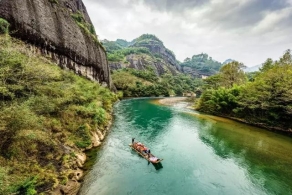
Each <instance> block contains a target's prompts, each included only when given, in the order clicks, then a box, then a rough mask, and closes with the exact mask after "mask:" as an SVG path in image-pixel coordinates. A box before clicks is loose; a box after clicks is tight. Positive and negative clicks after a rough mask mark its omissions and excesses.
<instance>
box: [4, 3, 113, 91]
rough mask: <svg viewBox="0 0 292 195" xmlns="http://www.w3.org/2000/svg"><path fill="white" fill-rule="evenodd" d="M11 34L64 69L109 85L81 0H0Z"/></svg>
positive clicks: (101, 50)
mask: <svg viewBox="0 0 292 195" xmlns="http://www.w3.org/2000/svg"><path fill="white" fill-rule="evenodd" d="M0 17H1V18H4V19H6V20H7V21H8V22H9V23H10V32H11V35H12V36H14V37H17V38H20V39H22V40H24V41H26V42H28V43H30V44H31V45H32V46H33V47H36V48H37V50H38V51H40V52H42V53H43V54H45V55H47V56H49V57H51V58H52V59H53V60H54V61H55V62H56V63H58V64H59V65H60V66H62V67H63V68H66V69H71V70H74V71H75V72H76V73H77V74H80V75H83V76H85V77H87V78H89V79H91V80H94V81H97V82H100V83H107V84H108V85H110V74H109V68H108V63H107V58H106V53H105V50H104V48H103V47H102V45H101V44H100V43H99V41H98V40H97V36H96V34H95V31H94V27H93V25H92V23H91V21H90V18H89V16H88V13H87V11H86V8H85V6H84V4H83V3H82V0H1V1H0Z"/></svg>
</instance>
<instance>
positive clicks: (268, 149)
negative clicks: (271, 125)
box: [199, 120, 292, 194]
mask: <svg viewBox="0 0 292 195" xmlns="http://www.w3.org/2000/svg"><path fill="white" fill-rule="evenodd" d="M226 122H228V123H226ZM199 123H200V125H201V126H203V127H204V130H203V131H199V138H200V139H201V140H202V141H203V142H204V143H205V144H206V145H209V146H210V147H212V149H213V150H214V153H215V154H216V155H218V156H220V157H221V158H224V159H233V160H234V161H235V162H236V163H237V164H238V165H240V166H241V167H242V168H244V169H246V170H247V173H248V174H249V178H250V179H251V180H252V181H253V182H254V183H255V184H257V185H261V187H262V188H264V189H266V190H268V192H269V193H271V194H290V193H292V180H291V176H292V169H291V162H292V155H291V154H292V153H291V147H292V142H291V138H288V137H285V136H282V135H279V134H276V133H272V132H269V131H265V130H262V129H259V128H255V127H251V126H248V125H245V124H240V123H237V122H233V121H229V120H225V123H224V122H220V121H219V122H215V123H214V122H213V123H210V122H209V121H199Z"/></svg>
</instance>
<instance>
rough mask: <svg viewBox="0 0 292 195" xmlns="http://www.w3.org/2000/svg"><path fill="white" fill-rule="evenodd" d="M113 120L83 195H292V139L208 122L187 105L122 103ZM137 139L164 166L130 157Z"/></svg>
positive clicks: (229, 123) (221, 121)
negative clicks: (186, 106) (159, 159)
mask: <svg viewBox="0 0 292 195" xmlns="http://www.w3.org/2000/svg"><path fill="white" fill-rule="evenodd" d="M114 116H115V119H114V124H113V126H112V128H111V131H110V132H109V134H108V136H107V138H106V140H105V142H104V143H103V145H102V146H101V148H99V149H98V150H97V151H95V153H94V155H93V157H92V158H94V159H95V160H94V164H93V165H92V167H91V170H90V171H89V173H88V174H87V175H86V177H85V179H84V184H83V187H82V189H81V191H80V194H82V195H83V194H84V195H148V194H154V195H156V194H157V195H160V194H167V195H189V194H190V195H191V194H198V195H204V194H211V195H213V194H224V195H225V194H230V195H231V194H232V195H237V194H257V195H258V194H259V195H260V194H277V195H278V194H283V195H289V194H291V195H292V138H289V137H287V136H283V135H279V134H277V133H273V132H269V131H266V130H263V129H260V128H255V127H252V126H249V125H245V124H241V123H237V122H234V121H231V120H227V119H223V118H219V117H212V116H207V115H202V114H199V113H196V112H194V111H192V110H189V109H186V108H185V103H178V104H176V105H174V106H162V105H157V104H155V103H153V100H151V99H132V100H123V101H121V102H119V103H117V104H116V105H115V111H114ZM132 137H135V138H136V140H138V141H141V142H142V143H144V144H145V145H146V146H148V147H149V148H150V149H151V152H152V153H153V154H154V155H156V156H158V157H159V158H163V159H164V160H163V161H162V164H161V166H154V165H153V164H148V162H147V161H146V160H145V159H143V158H142V157H140V156H139V155H138V154H137V153H136V152H134V151H133V150H131V148H130V147H129V143H130V142H131V138H132Z"/></svg>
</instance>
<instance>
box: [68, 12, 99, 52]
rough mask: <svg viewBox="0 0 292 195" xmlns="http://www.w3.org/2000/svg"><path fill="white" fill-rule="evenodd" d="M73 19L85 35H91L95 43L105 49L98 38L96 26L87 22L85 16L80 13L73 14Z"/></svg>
mask: <svg viewBox="0 0 292 195" xmlns="http://www.w3.org/2000/svg"><path fill="white" fill-rule="evenodd" d="M71 17H72V18H73V19H74V20H75V22H76V24H77V25H78V26H79V27H80V28H81V29H82V30H83V31H84V33H86V34H87V35H89V36H90V37H91V38H92V39H93V40H94V42H95V43H96V44H98V45H100V46H101V47H103V46H102V44H101V43H100V42H99V40H98V38H97V35H96V32H95V29H94V26H93V25H92V24H90V23H88V22H86V20H85V19H84V16H83V14H82V13H81V12H79V11H78V12H77V13H73V14H71Z"/></svg>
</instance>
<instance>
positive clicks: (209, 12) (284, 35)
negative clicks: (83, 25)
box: [83, 0, 292, 66]
mask: <svg viewBox="0 0 292 195" xmlns="http://www.w3.org/2000/svg"><path fill="white" fill-rule="evenodd" d="M83 1H84V3H85V5H86V7H87V10H88V12H89V15H90V17H91V20H92V21H93V24H94V26H95V28H96V32H97V34H98V35H99V37H100V38H101V39H108V40H116V39H117V38H122V39H126V40H129V41H130V40H132V39H134V38H136V37H138V36H140V35H141V34H145V33H150V34H155V35H156V36H158V37H159V38H160V39H161V40H162V41H163V42H164V44H165V46H166V47H168V48H169V49H171V50H173V51H174V53H175V54H176V56H177V58H178V59H179V60H181V61H182V60H184V59H185V58H186V57H191V56H192V55H194V54H198V53H201V52H206V53H208V54H209V55H210V56H212V57H213V59H216V60H218V61H224V60H226V59H228V58H232V59H236V60H239V61H242V62H243V63H245V64H246V65H248V66H251V65H257V64H260V63H262V62H264V61H265V60H266V59H267V58H268V57H271V58H274V59H277V58H279V56H280V55H282V53H283V52H284V51H285V50H286V49H288V48H291V46H292V40H291V38H290V36H291V33H292V14H291V13H292V10H291V9H292V0H233V1H230V0H229V1H228V0H204V1H203V0H182V1H174V0H160V1H156V0H107V1H103V0H83Z"/></svg>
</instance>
